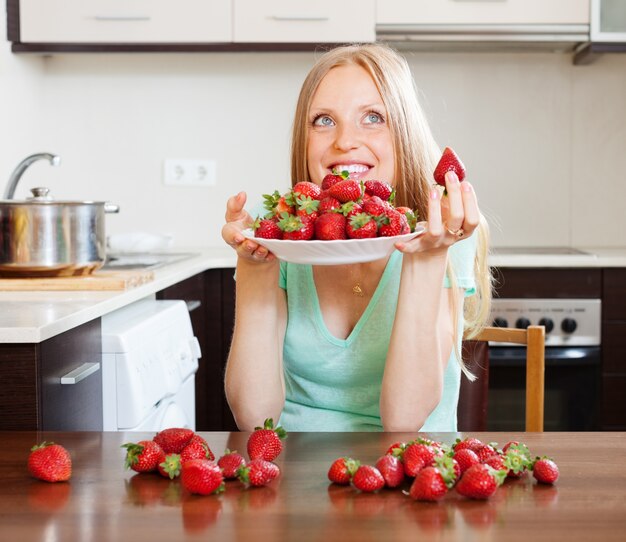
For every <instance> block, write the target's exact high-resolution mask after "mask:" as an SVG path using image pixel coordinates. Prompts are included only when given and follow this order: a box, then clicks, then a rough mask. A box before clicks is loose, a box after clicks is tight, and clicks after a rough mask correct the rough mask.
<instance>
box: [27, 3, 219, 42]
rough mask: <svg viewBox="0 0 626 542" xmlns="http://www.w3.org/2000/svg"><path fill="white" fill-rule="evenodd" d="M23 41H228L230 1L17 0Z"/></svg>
mask: <svg viewBox="0 0 626 542" xmlns="http://www.w3.org/2000/svg"><path fill="white" fill-rule="evenodd" d="M19 8H20V13H19V20H20V41H21V42H22V43H206V42H230V41H232V0H176V1H172V0H20V3H19Z"/></svg>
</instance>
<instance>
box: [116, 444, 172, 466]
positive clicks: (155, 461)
mask: <svg viewBox="0 0 626 542" xmlns="http://www.w3.org/2000/svg"><path fill="white" fill-rule="evenodd" d="M122 448H126V460H125V462H124V466H125V467H126V468H127V469H128V468H131V469H133V470H134V471H136V472H152V471H154V470H157V468H158V466H159V464H160V463H163V461H164V460H165V452H164V451H163V449H162V448H161V446H159V444H157V443H156V442H155V441H154V440H140V441H139V442H137V443H136V444H135V443H133V442H127V443H126V444H123V445H122Z"/></svg>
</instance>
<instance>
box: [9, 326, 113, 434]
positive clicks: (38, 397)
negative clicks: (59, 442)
mask: <svg viewBox="0 0 626 542" xmlns="http://www.w3.org/2000/svg"><path fill="white" fill-rule="evenodd" d="M101 350H102V348H101V334H100V320H99V319H96V320H92V321H91V322H87V323H86V324H83V325H82V326H79V327H77V328H74V329H72V330H70V331H67V332H65V333H61V334H60V335H57V336H55V337H52V338H50V339H48V340H46V341H44V342H42V343H40V344H0V382H1V383H2V385H1V386H0V412H1V413H2V416H0V430H9V429H20V430H38V431H101V430H102V370H101V367H102V354H101ZM71 373H74V374H75V375H78V376H75V378H74V379H75V381H76V382H75V383H73V384H72V383H68V384H63V383H62V378H63V377H65V376H67V375H69V374H71ZM85 375H86V376H85ZM83 377H84V378H83ZM68 380H70V381H71V378H70V379H68Z"/></svg>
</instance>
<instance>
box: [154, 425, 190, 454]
mask: <svg viewBox="0 0 626 542" xmlns="http://www.w3.org/2000/svg"><path fill="white" fill-rule="evenodd" d="M194 434H195V433H194V432H193V431H192V430H191V429H187V428H184V427H171V428H169V429H164V430H163V431H160V432H158V433H157V434H156V435H155V436H154V438H153V439H152V440H153V441H154V442H156V443H157V444H158V445H159V446H160V447H161V449H162V450H163V451H164V452H165V453H166V454H179V453H180V452H182V451H183V448H184V447H185V446H187V444H188V443H189V441H190V440H191V438H192V437H193V436H194Z"/></svg>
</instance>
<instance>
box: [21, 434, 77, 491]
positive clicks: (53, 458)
mask: <svg viewBox="0 0 626 542" xmlns="http://www.w3.org/2000/svg"><path fill="white" fill-rule="evenodd" d="M28 471H29V472H30V473H31V475H32V476H34V477H35V478H38V479H39V480H44V481H45V482H66V481H67V480H69V479H70V477H71V476H72V458H71V457H70V454H69V452H68V451H67V450H66V449H65V448H64V447H63V446H61V445H60V444H55V443H54V442H42V443H41V444H37V445H35V446H33V447H32V448H31V449H30V454H29V456H28Z"/></svg>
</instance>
